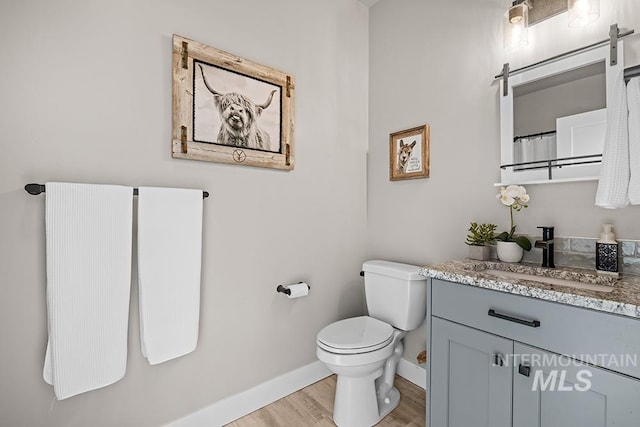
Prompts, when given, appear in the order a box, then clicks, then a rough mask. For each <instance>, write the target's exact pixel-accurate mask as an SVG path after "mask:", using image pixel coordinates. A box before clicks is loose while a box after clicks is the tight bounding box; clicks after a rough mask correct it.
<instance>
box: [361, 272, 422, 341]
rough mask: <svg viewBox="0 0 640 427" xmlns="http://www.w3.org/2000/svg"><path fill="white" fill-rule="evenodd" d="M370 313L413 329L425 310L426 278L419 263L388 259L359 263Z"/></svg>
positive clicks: (407, 329)
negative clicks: (419, 272) (416, 264)
mask: <svg viewBox="0 0 640 427" xmlns="http://www.w3.org/2000/svg"><path fill="white" fill-rule="evenodd" d="M362 270H363V271H364V289H365V296H366V300H367V309H368V310H369V316H371V317H373V318H376V319H379V320H382V321H384V322H387V323H389V324H390V325H391V326H393V327H395V328H397V329H401V330H403V331H411V330H413V329H416V328H417V327H418V326H420V324H422V322H423V321H424V318H425V315H426V310H427V278H426V277H424V276H421V275H420V274H418V271H419V270H420V267H418V266H415V265H409V264H401V263H398V262H391V261H380V260H376V261H367V262H365V263H364V264H363V265H362Z"/></svg>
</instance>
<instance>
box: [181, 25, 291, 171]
mask: <svg viewBox="0 0 640 427" xmlns="http://www.w3.org/2000/svg"><path fill="white" fill-rule="evenodd" d="M294 87H295V85H294V82H293V77H292V76H291V75H290V74H287V73H285V72H282V71H279V70H276V69H275V68H271V67H268V66H266V65H262V64H258V63H256V62H253V61H250V60H248V59H244V58H241V57H238V56H235V55H232V54H230V53H227V52H224V51H222V50H219V49H216V48H214V47H211V46H207V45H205V44H202V43H199V42H196V41H193V40H189V39H186V38H184V37H180V36H177V35H174V36H173V132H172V143H171V154H172V157H174V158H180V159H188V160H204V161H208V162H218V163H229V164H236V165H246V166H258V167H264V168H275V169H284V170H292V169H293V166H294V141H293V130H294V129H293V122H294V118H293V116H294Z"/></svg>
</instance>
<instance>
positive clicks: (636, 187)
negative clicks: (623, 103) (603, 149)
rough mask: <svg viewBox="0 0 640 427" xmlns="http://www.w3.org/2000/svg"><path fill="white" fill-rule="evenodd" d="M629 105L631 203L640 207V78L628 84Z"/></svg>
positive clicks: (635, 78) (633, 79)
mask: <svg viewBox="0 0 640 427" xmlns="http://www.w3.org/2000/svg"><path fill="white" fill-rule="evenodd" d="M627 103H628V105H629V172H630V173H629V201H630V202H631V204H632V205H640V77H634V78H632V79H631V80H630V81H629V83H628V84H627Z"/></svg>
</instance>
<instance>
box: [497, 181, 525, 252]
mask: <svg viewBox="0 0 640 427" xmlns="http://www.w3.org/2000/svg"><path fill="white" fill-rule="evenodd" d="M496 198H497V199H498V200H500V201H501V202H502V204H503V205H505V206H507V207H508V208H509V214H510V218H511V229H510V230H509V232H506V231H503V232H502V233H500V234H498V235H496V240H501V241H503V242H515V243H517V244H518V246H520V247H521V248H522V249H524V250H525V251H528V250H531V242H530V241H529V239H527V238H526V237H525V236H516V235H515V232H516V225H515V224H514V223H513V211H516V212H520V211H521V210H522V209H523V208H526V207H527V206H528V205H527V203H528V202H529V195H528V194H527V190H526V189H525V188H524V187H523V186H521V185H509V186H508V187H506V188H505V187H500V193H498V194H497V195H496Z"/></svg>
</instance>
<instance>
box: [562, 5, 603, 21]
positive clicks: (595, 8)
mask: <svg viewBox="0 0 640 427" xmlns="http://www.w3.org/2000/svg"><path fill="white" fill-rule="evenodd" d="M568 7H569V26H570V27H584V26H586V25H589V24H591V23H593V22H595V21H596V20H597V19H598V18H599V17H600V0H568Z"/></svg>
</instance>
